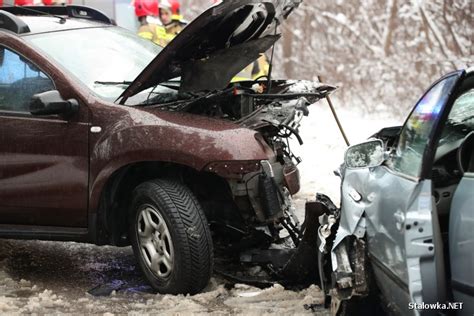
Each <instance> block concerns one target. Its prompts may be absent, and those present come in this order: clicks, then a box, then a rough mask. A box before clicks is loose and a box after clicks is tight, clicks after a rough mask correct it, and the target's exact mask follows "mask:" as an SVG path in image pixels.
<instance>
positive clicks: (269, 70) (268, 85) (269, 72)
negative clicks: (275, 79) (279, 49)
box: [267, 19, 278, 93]
mask: <svg viewBox="0 0 474 316" xmlns="http://www.w3.org/2000/svg"><path fill="white" fill-rule="evenodd" d="M277 28H278V20H277V19H275V34H274V35H277ZM275 44H276V42H275V43H273V45H272V54H271V56H270V65H268V81H267V93H270V90H271V89H272V69H273V53H274V52H275Z"/></svg>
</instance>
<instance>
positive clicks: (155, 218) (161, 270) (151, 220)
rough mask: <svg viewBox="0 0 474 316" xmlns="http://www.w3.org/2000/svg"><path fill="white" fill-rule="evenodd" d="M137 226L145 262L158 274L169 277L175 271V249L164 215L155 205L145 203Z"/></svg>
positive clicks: (139, 214)
mask: <svg viewBox="0 0 474 316" xmlns="http://www.w3.org/2000/svg"><path fill="white" fill-rule="evenodd" d="M137 226H138V227H137V232H138V244H139V248H140V252H141V254H142V257H143V259H144V261H145V264H146V265H147V266H148V268H149V269H150V270H151V271H152V272H153V273H154V274H155V275H156V276H158V277H160V278H166V277H168V276H169V275H170V274H171V272H172V271H173V263H174V250H173V243H172V240H171V234H170V231H169V229H168V226H167V225H166V222H165V220H164V219H163V216H161V214H160V212H159V211H158V210H157V209H156V208H155V207H153V206H151V205H143V206H142V207H141V208H140V211H139V213H138V222H137Z"/></svg>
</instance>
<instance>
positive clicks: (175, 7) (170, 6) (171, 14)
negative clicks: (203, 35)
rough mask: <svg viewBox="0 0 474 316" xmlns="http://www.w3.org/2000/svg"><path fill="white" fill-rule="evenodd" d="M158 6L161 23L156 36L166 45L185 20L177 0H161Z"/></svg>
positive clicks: (181, 27)
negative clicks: (160, 28) (161, 25)
mask: <svg viewBox="0 0 474 316" xmlns="http://www.w3.org/2000/svg"><path fill="white" fill-rule="evenodd" d="M158 7H159V17H160V21H161V23H162V24H163V29H162V30H160V32H159V33H158V37H160V40H161V42H163V43H164V44H165V45H167V44H168V43H169V42H171V41H172V40H173V38H175V36H176V35H178V34H179V33H180V32H181V31H182V30H183V28H184V27H185V26H186V24H187V22H185V21H184V19H183V16H182V15H181V4H180V3H179V1H178V0H162V1H161V2H160V3H159V6H158Z"/></svg>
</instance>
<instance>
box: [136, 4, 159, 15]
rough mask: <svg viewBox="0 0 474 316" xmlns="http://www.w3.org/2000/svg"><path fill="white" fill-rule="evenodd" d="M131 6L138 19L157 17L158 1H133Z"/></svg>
mask: <svg viewBox="0 0 474 316" xmlns="http://www.w3.org/2000/svg"><path fill="white" fill-rule="evenodd" d="M133 4H134V6H135V15H136V16H138V17H142V16H148V15H152V16H157V15H158V0H135V1H134V3H133Z"/></svg>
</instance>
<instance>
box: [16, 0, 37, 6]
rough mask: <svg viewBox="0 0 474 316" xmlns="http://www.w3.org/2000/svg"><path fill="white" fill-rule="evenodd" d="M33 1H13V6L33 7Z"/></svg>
mask: <svg viewBox="0 0 474 316" xmlns="http://www.w3.org/2000/svg"><path fill="white" fill-rule="evenodd" d="M33 4H34V3H33V0H15V5H33Z"/></svg>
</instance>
